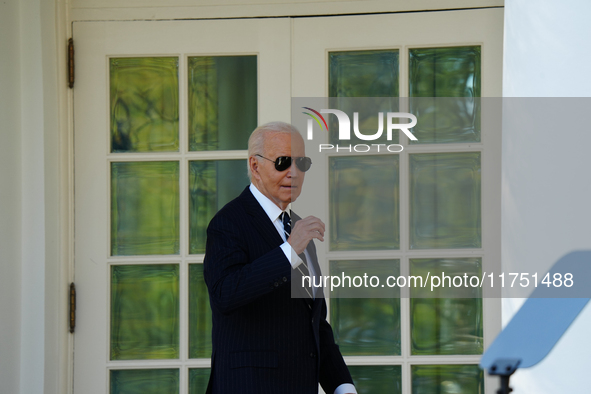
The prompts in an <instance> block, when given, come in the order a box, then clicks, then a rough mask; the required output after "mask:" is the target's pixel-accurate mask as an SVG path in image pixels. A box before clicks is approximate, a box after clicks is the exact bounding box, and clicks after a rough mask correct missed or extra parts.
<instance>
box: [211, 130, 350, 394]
mask: <svg viewBox="0 0 591 394" xmlns="http://www.w3.org/2000/svg"><path fill="white" fill-rule="evenodd" d="M248 156H249V157H248V173H249V177H250V179H251V182H252V184H251V185H250V186H249V187H247V188H246V189H245V190H244V191H243V192H242V194H241V195H240V196H239V197H237V198H236V199H235V200H233V201H231V202H230V203H228V204H227V205H226V206H225V207H224V208H222V209H221V210H220V211H219V212H218V213H217V214H216V215H215V217H214V218H213V219H212V221H211V223H210V224H209V227H208V229H207V247H206V252H205V261H204V270H205V271H204V274H205V281H206V283H207V287H208V290H209V296H210V300H211V309H212V312H213V335H212V337H213V338H212V340H213V354H212V361H211V362H212V366H211V376H210V380H209V386H208V390H207V392H208V393H214V394H219V393H222V394H230V393H232V394H234V393H236V394H238V393H240V394H247V393H252V394H265V393H269V394H271V393H272V394H283V393H285V394H292V393H293V394H312V393H318V383H320V385H321V386H322V388H323V389H324V391H325V392H326V393H327V394H333V393H334V394H345V393H356V391H355V387H354V386H353V384H352V383H353V381H352V379H351V375H350V374H349V371H348V369H347V366H346V365H345V362H344V360H343V357H342V355H341V353H340V351H339V348H338V346H337V345H336V344H335V342H334V337H333V333H332V329H331V327H330V325H329V324H328V322H327V321H326V302H325V300H324V298H323V297H322V296H321V295H322V294H321V289H313V288H304V289H305V290H306V293H307V294H308V297H307V298H295V297H292V295H291V286H290V282H291V279H292V275H293V277H294V278H296V276H297V274H299V275H300V276H299V278H301V275H312V276H313V275H320V268H319V266H318V262H317V258H316V252H315V249H314V242H313V241H312V239H314V238H316V239H318V240H320V241H323V240H324V238H323V237H324V223H322V221H321V220H320V219H318V218H316V217H313V216H308V217H307V218H305V219H301V220H300V219H299V218H298V217H297V216H295V214H291V212H290V209H289V204H290V203H291V202H292V201H295V199H296V198H297V197H298V196H299V195H300V192H301V190H302V185H303V181H304V173H305V171H307V170H308V169H309V168H310V165H311V161H310V159H309V158H306V157H305V151H304V141H303V139H302V137H301V135H300V134H299V132H298V131H297V130H296V129H295V128H293V127H292V126H291V125H289V124H286V123H282V122H273V123H268V124H266V125H263V126H260V127H258V128H257V129H256V130H255V131H253V133H252V135H251V136H250V139H249V141H248ZM290 214H291V215H292V216H293V217H292V218H291V219H290V216H289V215H290ZM292 220H293V226H292ZM294 281H295V279H294ZM294 283H295V282H294Z"/></svg>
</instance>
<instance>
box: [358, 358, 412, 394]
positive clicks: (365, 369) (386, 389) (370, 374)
mask: <svg viewBox="0 0 591 394" xmlns="http://www.w3.org/2000/svg"><path fill="white" fill-rule="evenodd" d="M349 372H351V377H352V378H353V382H354V383H355V388H356V389H357V393H358V394H378V393H392V394H401V393H402V368H401V367H400V365H372V366H349Z"/></svg>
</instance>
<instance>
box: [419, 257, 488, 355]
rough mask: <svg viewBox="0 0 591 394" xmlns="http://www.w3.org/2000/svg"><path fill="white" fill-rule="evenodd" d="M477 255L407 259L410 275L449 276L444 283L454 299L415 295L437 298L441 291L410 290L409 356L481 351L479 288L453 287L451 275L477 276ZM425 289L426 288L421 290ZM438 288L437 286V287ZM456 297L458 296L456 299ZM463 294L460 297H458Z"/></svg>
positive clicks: (481, 329) (480, 270) (476, 352)
mask: <svg viewBox="0 0 591 394" xmlns="http://www.w3.org/2000/svg"><path fill="white" fill-rule="evenodd" d="M481 273H482V261H481V259H480V258H455V259H452V258H446V259H411V260H410V274H411V275H416V276H421V277H422V278H423V279H424V280H427V275H431V276H438V277H440V278H441V277H443V276H444V275H445V276H446V277H449V278H450V279H447V281H446V282H445V286H446V287H447V289H449V291H448V292H447V294H448V295H451V296H453V297H454V298H417V296H419V294H418V293H422V294H421V295H422V296H424V295H430V296H437V297H441V296H444V295H446V294H445V293H446V292H444V291H441V292H438V291H435V292H429V293H431V294H426V293H428V292H427V291H424V292H421V291H420V290H419V289H412V290H411V297H413V298H411V299H410V327H411V352H412V354H413V355H449V354H482V351H483V346H484V339H483V321H482V316H483V312H482V291H481V289H480V288H479V287H476V288H474V287H471V286H469V285H468V287H466V286H463V285H462V284H460V286H459V287H456V286H455V284H457V282H456V283H455V284H452V282H451V280H452V278H454V277H456V276H457V277H461V278H463V276H464V274H466V275H467V278H470V277H472V276H476V277H478V278H480V277H481ZM425 290H428V289H425ZM438 290H440V289H438ZM456 297H458V298H456ZM459 297H464V298H459Z"/></svg>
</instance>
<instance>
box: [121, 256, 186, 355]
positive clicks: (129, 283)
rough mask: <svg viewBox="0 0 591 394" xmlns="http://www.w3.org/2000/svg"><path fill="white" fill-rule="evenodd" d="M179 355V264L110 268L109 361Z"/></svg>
mask: <svg viewBox="0 0 591 394" xmlns="http://www.w3.org/2000/svg"><path fill="white" fill-rule="evenodd" d="M178 357H179V266H178V265H176V264H158V265H114V266H112V267H111V360H144V359H167V358H178Z"/></svg>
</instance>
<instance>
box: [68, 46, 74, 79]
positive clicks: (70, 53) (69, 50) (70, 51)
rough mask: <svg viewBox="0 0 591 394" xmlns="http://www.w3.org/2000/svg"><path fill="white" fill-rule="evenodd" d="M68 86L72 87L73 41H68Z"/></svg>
mask: <svg viewBox="0 0 591 394" xmlns="http://www.w3.org/2000/svg"><path fill="white" fill-rule="evenodd" d="M68 86H69V87H70V89H72V88H73V87H74V40H73V39H71V38H70V39H69V40H68Z"/></svg>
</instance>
